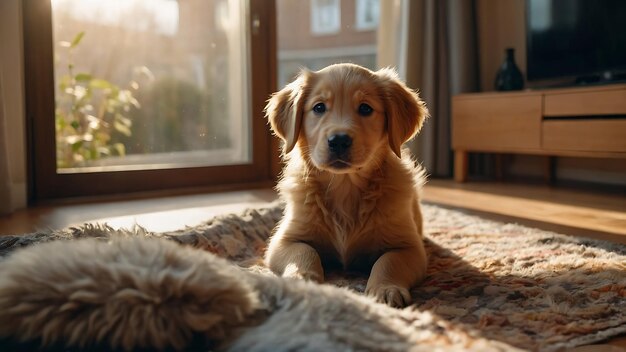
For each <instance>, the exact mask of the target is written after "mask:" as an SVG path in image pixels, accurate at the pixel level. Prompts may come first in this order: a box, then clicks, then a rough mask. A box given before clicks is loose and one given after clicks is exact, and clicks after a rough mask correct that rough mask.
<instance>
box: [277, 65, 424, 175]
mask: <svg viewBox="0 0 626 352" xmlns="http://www.w3.org/2000/svg"><path fill="white" fill-rule="evenodd" d="M265 112H266V116H267V117H268V119H269V122H270V124H271V127H272V130H273V131H274V132H275V133H276V135H278V136H279V137H280V138H282V139H283V140H284V142H285V143H284V153H285V154H288V153H289V152H291V151H292V150H293V149H294V147H295V146H298V148H299V149H300V151H301V153H302V155H303V156H304V157H305V158H308V159H310V161H311V162H312V163H313V165H315V167H317V168H318V169H321V170H326V171H329V172H333V173H349V172H354V171H357V170H360V169H363V168H365V167H367V166H370V165H371V164H373V163H376V161H375V160H377V159H376V158H377V157H378V156H380V155H381V154H382V153H384V152H385V151H387V150H391V151H393V153H395V154H396V155H397V156H398V157H400V148H401V147H402V144H404V142H406V141H408V140H409V139H411V138H412V137H413V136H414V135H415V134H416V133H417V131H419V129H420V127H421V126H422V122H423V121H424V118H425V117H426V115H427V114H428V112H427V110H426V107H425V105H424V103H423V102H422V101H421V100H420V99H419V96H418V95H417V94H416V93H415V92H414V91H412V90H411V89H409V88H407V86H406V85H405V84H404V83H402V82H401V81H400V80H399V79H398V76H397V74H396V73H395V72H394V71H393V70H392V69H382V70H379V71H377V72H372V71H370V70H368V69H365V68H363V67H360V66H357V65H353V64H337V65H332V66H328V67H326V68H324V69H322V70H320V71H317V72H310V71H307V70H303V71H302V72H301V73H300V75H299V76H298V77H297V78H296V79H295V80H294V81H293V82H292V83H290V84H288V85H287V86H286V87H285V88H284V89H282V90H281V91H279V92H278V93H276V94H274V95H273V96H272V98H271V99H270V100H269V102H268V104H267V106H266V108H265Z"/></svg>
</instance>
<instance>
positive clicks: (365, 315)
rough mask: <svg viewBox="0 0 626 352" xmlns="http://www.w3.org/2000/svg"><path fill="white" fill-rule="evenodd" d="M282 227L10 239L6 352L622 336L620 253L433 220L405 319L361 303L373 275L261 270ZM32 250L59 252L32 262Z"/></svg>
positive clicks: (462, 218) (1, 265) (356, 346)
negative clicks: (324, 276)
mask: <svg viewBox="0 0 626 352" xmlns="http://www.w3.org/2000/svg"><path fill="white" fill-rule="evenodd" d="M281 211H282V210H281V207H280V206H279V205H278V204H275V205H273V206H270V207H268V208H263V209H256V210H255V209H253V210H249V211H247V212H245V213H244V214H238V215H237V214H233V215H229V216H224V217H219V218H216V219H213V220H211V221H209V222H207V223H205V224H202V225H200V226H197V227H193V228H187V229H184V230H180V231H177V232H173V233H148V232H146V231H144V230H142V229H140V228H136V229H133V230H131V231H115V230H113V229H110V228H108V227H98V226H91V225H85V226H83V227H81V228H73V229H65V230H60V231H46V232H40V233H34V234H28V235H21V236H3V237H0V256H3V257H5V259H3V260H2V261H0V311H2V312H3V314H2V315H0V336H2V337H3V340H2V341H1V342H2V343H4V344H10V347H11V348H29V347H33V346H35V347H37V346H40V344H41V343H45V344H46V346H51V347H52V348H66V347H68V346H69V347H75V348H77V349H81V348H101V349H105V350H108V349H111V348H115V349H124V350H129V349H142V348H143V349H163V348H166V349H167V348H170V349H177V350H180V349H185V348H193V349H200V350H209V349H219V350H241V351H244V350H246V351H248V350H256V351H277V350H278V351H280V350H283V351H287V350H397V351H403V350H433V349H434V350H438V349H440V350H468V349H469V350H480V351H485V350H509V349H511V348H513V346H515V347H517V348H521V349H530V350H556V349H559V348H564V347H565V348H566V347H574V346H578V345H582V344H589V343H593V342H597V341H600V340H603V339H606V338H609V337H612V336H616V335H618V334H621V333H624V332H626V247H625V246H622V245H617V244H610V243H605V242H598V241H591V240H581V239H576V238H572V237H567V236H563V235H558V234H554V233H550V232H544V231H539V230H535V229H530V228H526V227H522V226H518V225H511V224H502V223H497V222H492V221H487V220H484V219H481V218H478V217H474V216H469V215H466V214H463V213H461V212H458V211H452V210H448V209H444V208H439V207H435V206H429V205H426V206H425V207H424V213H425V219H426V224H425V225H426V231H427V247H428V251H429V255H430V267H429V275H428V277H427V279H426V281H425V282H424V283H423V284H422V285H421V286H419V287H417V288H415V289H414V290H413V291H412V295H413V298H414V304H413V305H412V306H411V307H409V308H407V309H405V310H396V309H392V308H388V307H386V306H384V305H380V304H377V303H374V302H372V301H371V300H370V299H369V298H366V297H363V296H362V295H361V294H360V292H362V291H363V289H364V285H365V281H366V275H363V274H359V273H332V274H331V275H329V284H326V285H316V284H313V283H306V282H301V281H291V280H284V279H281V278H276V277H274V276H273V275H271V273H269V272H268V271H267V270H266V269H265V268H263V267H261V266H259V264H260V261H259V259H260V257H261V255H262V253H263V250H264V248H265V243H266V240H267V238H268V236H269V234H270V232H271V229H272V228H273V227H274V225H275V223H276V222H277V221H278V219H280V216H281ZM81 238H95V239H91V240H86V241H76V239H81ZM164 239H169V240H173V241H166V240H164ZM56 240H71V241H56ZM38 242H53V243H49V244H45V245H44V244H37V245H34V246H30V245H32V244H35V243H38ZM176 243H178V244H183V245H184V246H180V245H178V244H176ZM24 246H28V247H29V249H27V250H21V251H15V253H14V254H10V253H11V252H13V251H14V250H15V249H17V248H20V247H24ZM189 247H195V248H196V250H193V249H191V248H189ZM197 249H200V250H197ZM218 257H222V258H225V259H227V260H221V259H219V258H218ZM337 286H339V287H337Z"/></svg>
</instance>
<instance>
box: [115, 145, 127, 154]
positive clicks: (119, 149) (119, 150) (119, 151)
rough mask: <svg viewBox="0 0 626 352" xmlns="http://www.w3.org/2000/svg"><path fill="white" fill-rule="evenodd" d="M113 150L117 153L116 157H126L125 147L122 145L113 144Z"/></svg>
mask: <svg viewBox="0 0 626 352" xmlns="http://www.w3.org/2000/svg"><path fill="white" fill-rule="evenodd" d="M113 148H115V151H116V152H117V155H119V156H125V155H126V147H125V146H124V145H123V144H122V143H115V144H113Z"/></svg>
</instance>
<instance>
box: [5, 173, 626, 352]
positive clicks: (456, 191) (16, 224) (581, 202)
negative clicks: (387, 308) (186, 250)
mask: <svg viewBox="0 0 626 352" xmlns="http://www.w3.org/2000/svg"><path fill="white" fill-rule="evenodd" d="M276 198H277V196H276V193H275V192H274V191H273V190H271V189H262V190H250V191H241V192H228V193H214V194H198V195H187V196H175V197H164V198H158V199H140V200H128V201H115V202H100V203H90V204H69V205H68V204H66V205H56V206H50V205H48V206H39V207H33V208H30V209H27V210H22V211H17V212H15V213H13V214H12V215H10V216H6V217H0V235H6V234H19V233H25V232H33V231H36V230H38V229H46V228H62V227H67V226H73V225H79V224H82V223H84V222H100V223H108V224H109V225H111V226H113V227H115V228H120V227H130V226H133V225H134V224H138V225H141V226H143V227H145V228H147V229H148V230H150V231H171V230H175V229H180V228H184V227H185V226H194V225H196V224H198V223H200V222H202V221H205V220H207V219H209V218H211V217H213V216H215V215H217V214H223V213H232V212H238V211H241V210H243V209H245V208H247V207H254V206H260V205H264V204H268V203H270V202H272V201H274V200H276ZM423 200H424V201H425V202H427V203H432V204H438V205H442V206H445V207H451V208H456V209H462V210H463V211H466V212H470V213H475V214H479V215H481V216H483V217H486V218H490V219H496V220H502V221H506V222H517V223H521V224H524V225H529V226H533V227H538V228H542V229H546V230H552V231H556V232H559V233H564V234H568V235H574V236H585V237H591V238H599V239H605V240H611V241H615V242H621V243H625V244H626V195H624V194H608V193H597V192H590V191H576V190H568V189H560V188H551V187H548V186H538V185H519V184H510V183H509V184H504V183H475V182H471V183H465V184H457V183H455V182H453V181H448V180H431V181H429V183H428V184H427V185H426V187H425V190H424V195H423ZM609 344H610V346H609V345H596V346H585V347H583V348H582V349H575V350H576V351H579V352H583V351H601V350H605V348H609V349H611V348H613V350H615V351H619V350H621V348H624V347H626V337H622V338H617V339H613V340H611V341H610V342H609ZM618 346H619V347H618ZM616 348H617V349H616ZM623 351H626V350H623Z"/></svg>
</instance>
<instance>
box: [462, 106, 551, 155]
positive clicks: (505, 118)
mask: <svg viewBox="0 0 626 352" xmlns="http://www.w3.org/2000/svg"><path fill="white" fill-rule="evenodd" d="M541 101H542V97H541V95H540V94H524V95H522V96H513V95H510V94H503V95H502V96H498V95H497V94H492V95H490V96H489V97H485V98H483V97H455V98H453V100H452V147H453V148H454V149H477V150H483V151H508V150H511V149H514V150H515V149H538V148H540V146H541Z"/></svg>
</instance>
